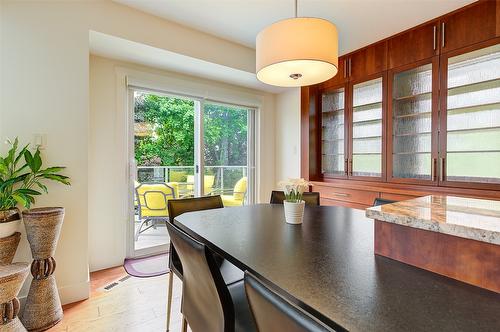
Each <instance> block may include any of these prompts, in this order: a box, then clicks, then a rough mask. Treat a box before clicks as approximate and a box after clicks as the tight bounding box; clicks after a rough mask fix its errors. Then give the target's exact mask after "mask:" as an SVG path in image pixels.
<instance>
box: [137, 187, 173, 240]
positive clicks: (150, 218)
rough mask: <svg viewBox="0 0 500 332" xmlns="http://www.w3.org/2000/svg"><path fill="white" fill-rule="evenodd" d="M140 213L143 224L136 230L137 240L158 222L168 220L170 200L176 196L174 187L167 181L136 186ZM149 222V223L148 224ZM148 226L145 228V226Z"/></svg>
mask: <svg viewBox="0 0 500 332" xmlns="http://www.w3.org/2000/svg"><path fill="white" fill-rule="evenodd" d="M135 195H136V200H137V203H138V209H137V211H138V214H139V220H140V221H141V224H140V225H139V228H138V229H137V230H136V232H135V241H137V240H138V239H139V235H140V234H141V233H142V232H144V231H146V230H148V229H149V228H151V227H154V228H156V223H157V222H166V221H168V207H167V204H168V200H170V199H174V198H175V191H174V188H172V187H171V186H169V185H167V184H166V183H141V184H139V186H137V187H136V188H135ZM148 224H149V225H148ZM144 225H146V226H147V227H146V228H144V229H143V226H144Z"/></svg>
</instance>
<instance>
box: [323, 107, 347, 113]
mask: <svg viewBox="0 0 500 332" xmlns="http://www.w3.org/2000/svg"><path fill="white" fill-rule="evenodd" d="M342 111H344V109H343V108H339V109H335V110H328V111H322V112H321V113H322V114H323V113H324V114H328V113H337V112H342Z"/></svg>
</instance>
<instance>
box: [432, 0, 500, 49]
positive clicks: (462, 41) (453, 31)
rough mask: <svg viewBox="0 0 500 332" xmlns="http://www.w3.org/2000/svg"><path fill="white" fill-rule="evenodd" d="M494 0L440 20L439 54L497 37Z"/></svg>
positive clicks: (496, 5)
mask: <svg viewBox="0 0 500 332" xmlns="http://www.w3.org/2000/svg"><path fill="white" fill-rule="evenodd" d="M498 7H499V5H498V3H497V1H495V0H484V1H478V2H476V3H474V4H472V5H470V6H468V7H466V8H464V9H463V10H459V11H457V12H453V13H451V14H448V15H445V16H444V17H443V18H442V19H441V20H440V27H439V28H440V48H441V52H442V53H444V52H449V51H452V50H456V49H458V48H461V47H465V46H469V45H473V44H475V43H479V42H483V41H486V40H488V39H491V38H494V37H496V36H497V25H498V24H499V23H500V22H497V11H498V9H499V8H498Z"/></svg>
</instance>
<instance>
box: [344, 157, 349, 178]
mask: <svg viewBox="0 0 500 332" xmlns="http://www.w3.org/2000/svg"><path fill="white" fill-rule="evenodd" d="M344 173H345V175H346V176H347V175H349V160H348V159H345V160H344Z"/></svg>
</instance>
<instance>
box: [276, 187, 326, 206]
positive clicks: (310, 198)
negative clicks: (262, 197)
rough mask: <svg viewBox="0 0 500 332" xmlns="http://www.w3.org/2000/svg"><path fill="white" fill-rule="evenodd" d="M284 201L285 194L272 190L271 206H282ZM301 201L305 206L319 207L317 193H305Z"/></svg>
mask: <svg viewBox="0 0 500 332" xmlns="http://www.w3.org/2000/svg"><path fill="white" fill-rule="evenodd" d="M284 200H285V193H284V192H283V191H278V190H273V191H272V192H271V201H270V203H271V204H283V201H284ZM302 200H303V201H304V202H306V205H310V206H319V193H318V192H305V193H303V194H302Z"/></svg>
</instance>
